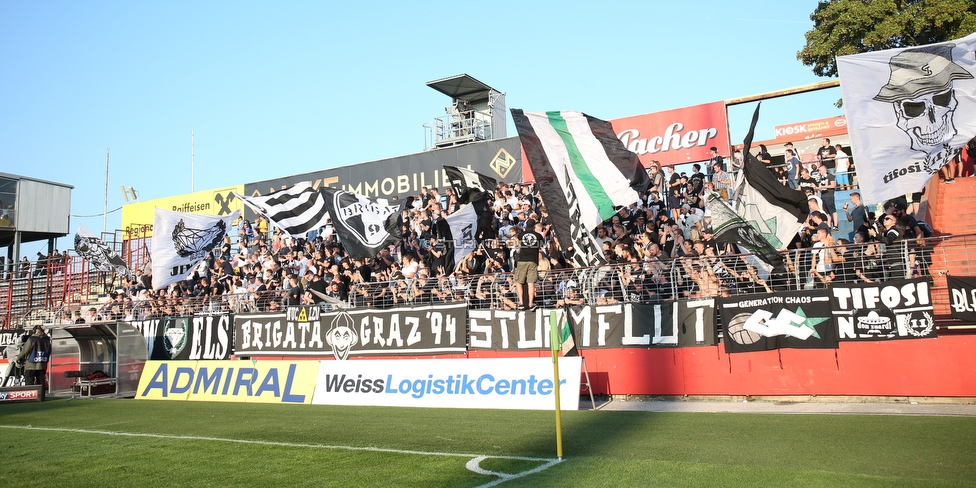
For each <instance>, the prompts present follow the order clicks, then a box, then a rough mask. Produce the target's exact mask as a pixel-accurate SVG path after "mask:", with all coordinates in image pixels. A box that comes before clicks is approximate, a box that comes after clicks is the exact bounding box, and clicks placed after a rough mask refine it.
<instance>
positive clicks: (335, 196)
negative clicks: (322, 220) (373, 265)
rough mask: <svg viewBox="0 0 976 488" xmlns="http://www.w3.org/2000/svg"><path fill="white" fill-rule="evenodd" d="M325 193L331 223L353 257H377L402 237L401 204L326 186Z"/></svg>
mask: <svg viewBox="0 0 976 488" xmlns="http://www.w3.org/2000/svg"><path fill="white" fill-rule="evenodd" d="M322 195H323V196H324V197H325V198H324V201H325V208H327V209H328V211H329V214H330V215H331V216H332V225H334V226H335V230H336V232H337V233H338V234H339V238H340V239H342V246H343V247H344V248H345V249H346V253H348V254H349V256H350V257H353V258H372V257H375V256H376V255H377V254H378V253H379V252H380V250H381V249H383V248H384V247H386V246H388V245H390V244H392V243H393V242H396V241H397V240H398V239H400V234H401V233H400V225H399V223H398V219H399V217H400V208H401V207H400V205H399V204H396V203H390V202H388V201H387V199H385V198H376V199H373V198H369V197H366V196H363V195H360V194H358V193H353V192H349V191H345V190H339V189H336V188H323V189H322Z"/></svg>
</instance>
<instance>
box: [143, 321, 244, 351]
mask: <svg viewBox="0 0 976 488" xmlns="http://www.w3.org/2000/svg"><path fill="white" fill-rule="evenodd" d="M233 323H234V319H233V316H231V315H229V314H220V315H199V316H193V317H164V318H158V319H150V320H134V321H132V322H129V324H131V325H132V326H133V327H135V328H136V329H138V330H139V331H140V332H142V337H143V338H144V339H145V340H146V347H147V349H148V351H149V359H155V360H168V359H185V360H197V359H230V357H231V355H232V354H233V353H234V351H233V349H232V346H233V344H232V343H231V341H232V338H233V334H234V328H233Z"/></svg>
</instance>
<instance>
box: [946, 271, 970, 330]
mask: <svg viewBox="0 0 976 488" xmlns="http://www.w3.org/2000/svg"><path fill="white" fill-rule="evenodd" d="M946 284H947V285H948V286H949V309H950V310H951V311H952V318H954V319H957V320H967V321H973V320H976V278H974V277H972V276H952V275H946Z"/></svg>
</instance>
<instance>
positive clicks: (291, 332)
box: [234, 303, 467, 360]
mask: <svg viewBox="0 0 976 488" xmlns="http://www.w3.org/2000/svg"><path fill="white" fill-rule="evenodd" d="M466 320H467V307H466V306H465V304H464V303H457V304H445V305H431V306H426V307H404V308H393V309H386V310H376V309H358V310H349V311H338V312H328V313H323V312H321V311H320V310H319V308H318V307H315V306H311V307H306V306H302V307H288V309H287V310H286V312H285V313H284V314H281V313H277V314H239V315H235V316H234V351H235V354H236V355H237V356H245V357H250V356H264V355H271V356H322V355H332V356H333V357H335V358H336V359H340V360H344V359H348V358H349V357H355V356H377V355H411V354H414V355H416V354H422V355H426V354H451V353H461V352H464V351H465V346H466V344H465V342H466V339H467V332H466V330H465V321H466Z"/></svg>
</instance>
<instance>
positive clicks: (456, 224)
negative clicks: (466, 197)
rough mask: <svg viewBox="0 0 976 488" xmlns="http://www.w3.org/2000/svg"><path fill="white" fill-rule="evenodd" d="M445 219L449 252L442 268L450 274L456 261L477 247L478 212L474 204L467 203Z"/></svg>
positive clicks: (459, 260)
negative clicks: (448, 231) (448, 234)
mask: <svg viewBox="0 0 976 488" xmlns="http://www.w3.org/2000/svg"><path fill="white" fill-rule="evenodd" d="M445 220H447V224H448V226H449V229H450V233H451V235H450V236H445V237H446V239H445V241H447V244H448V246H447V252H448V253H450V254H448V255H447V256H446V259H445V263H446V264H445V265H444V270H445V271H446V272H447V274H451V273H453V272H454V268H456V267H457V263H460V262H461V260H462V259H464V257H465V256H467V255H468V254H471V253H472V252H474V250H475V249H476V248H477V247H478V240H477V239H476V238H475V234H476V233H477V232H478V212H476V211H475V206H474V205H472V204H470V203H469V204H466V205H464V206H462V207H461V208H459V209H458V210H457V212H454V213H452V214H451V215H448V216H447V217H446V218H445Z"/></svg>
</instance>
